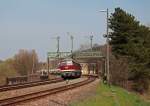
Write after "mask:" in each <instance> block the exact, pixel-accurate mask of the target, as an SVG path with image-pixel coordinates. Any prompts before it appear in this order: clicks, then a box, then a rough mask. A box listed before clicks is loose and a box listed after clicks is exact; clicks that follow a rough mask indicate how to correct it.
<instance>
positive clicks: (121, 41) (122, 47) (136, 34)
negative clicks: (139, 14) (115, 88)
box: [109, 8, 150, 93]
mask: <svg viewBox="0 0 150 106" xmlns="http://www.w3.org/2000/svg"><path fill="white" fill-rule="evenodd" d="M109 28H110V29H111V32H110V34H109V38H110V42H109V43H110V45H111V47H112V48H111V49H112V54H113V57H111V58H113V60H114V61H111V67H110V68H112V69H113V68H114V67H113V65H112V64H114V65H115V66H118V68H116V69H115V71H116V72H115V71H114V69H113V73H111V74H112V77H114V76H116V79H117V78H118V77H120V78H118V80H120V79H123V80H130V81H133V82H134V85H133V89H134V90H136V91H138V92H141V93H142V92H144V91H147V90H148V89H149V84H150V28H149V27H147V26H145V25H142V24H140V22H139V21H137V20H136V19H135V17H134V16H133V15H131V14H129V13H127V12H126V11H124V10H123V9H121V8H116V9H115V12H114V13H112V14H111V16H110V18H109ZM117 60H118V61H117ZM119 64H120V65H119ZM118 69H120V70H118ZM112 80H113V81H112V83H115V82H117V81H118V80H117V81H115V77H114V78H112Z"/></svg>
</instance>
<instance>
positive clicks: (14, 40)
mask: <svg viewBox="0 0 150 106" xmlns="http://www.w3.org/2000/svg"><path fill="white" fill-rule="evenodd" d="M116 7H121V8H123V9H124V10H126V11H127V12H129V13H131V14H133V15H134V16H135V17H136V18H137V19H138V20H139V21H140V22H141V23H142V24H149V23H150V12H149V11H150V0H0V59H2V60H4V59H7V58H10V57H12V56H13V55H14V54H15V53H17V52H18V50H19V49H28V50H31V49H35V50H36V52H37V53H38V55H39V58H40V60H42V61H44V60H46V57H47V52H48V51H51V52H52V51H56V40H55V39H52V38H53V37H55V36H60V37H61V38H60V50H61V51H70V47H71V46H70V43H71V42H70V38H69V36H68V35H67V34H66V33H67V32H70V33H71V34H72V35H73V36H74V49H78V48H79V47H80V45H81V44H85V43H86V44H87V43H90V42H89V41H90V40H89V39H88V37H87V36H90V34H91V32H93V34H94V38H93V43H98V44H104V43H105V39H104V38H103V34H104V33H105V32H106V14H105V13H100V12H98V11H99V10H103V9H106V8H109V12H114V8H116Z"/></svg>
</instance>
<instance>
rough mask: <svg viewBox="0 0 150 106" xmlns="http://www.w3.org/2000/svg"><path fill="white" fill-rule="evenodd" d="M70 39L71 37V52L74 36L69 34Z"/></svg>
mask: <svg viewBox="0 0 150 106" xmlns="http://www.w3.org/2000/svg"><path fill="white" fill-rule="evenodd" d="M70 39H71V53H73V39H74V37H73V36H72V35H71V36H70Z"/></svg>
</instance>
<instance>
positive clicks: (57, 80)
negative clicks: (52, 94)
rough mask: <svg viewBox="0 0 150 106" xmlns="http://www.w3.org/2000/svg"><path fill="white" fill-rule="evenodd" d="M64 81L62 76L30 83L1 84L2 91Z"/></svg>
mask: <svg viewBox="0 0 150 106" xmlns="http://www.w3.org/2000/svg"><path fill="white" fill-rule="evenodd" d="M60 81H63V79H62V78H54V79H50V80H46V81H36V82H28V83H22V84H15V85H7V86H0V92H3V91H8V90H16V89H21V88H27V87H33V86H38V85H45V84H50V83H56V82H60Z"/></svg>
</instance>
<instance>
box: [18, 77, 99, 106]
mask: <svg viewBox="0 0 150 106" xmlns="http://www.w3.org/2000/svg"><path fill="white" fill-rule="evenodd" d="M99 82H100V81H99V80H98V79H97V80H96V81H94V82H92V83H90V84H87V85H84V86H81V87H78V88H75V89H72V90H68V91H64V92H61V93H58V94H55V95H50V96H45V97H43V98H40V99H36V100H33V101H28V102H26V103H20V104H18V105H17V106H68V105H69V104H70V103H74V102H78V101H82V100H84V99H85V98H88V97H91V96H94V95H95V93H96V92H95V91H96V87H97V85H98V84H99Z"/></svg>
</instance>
